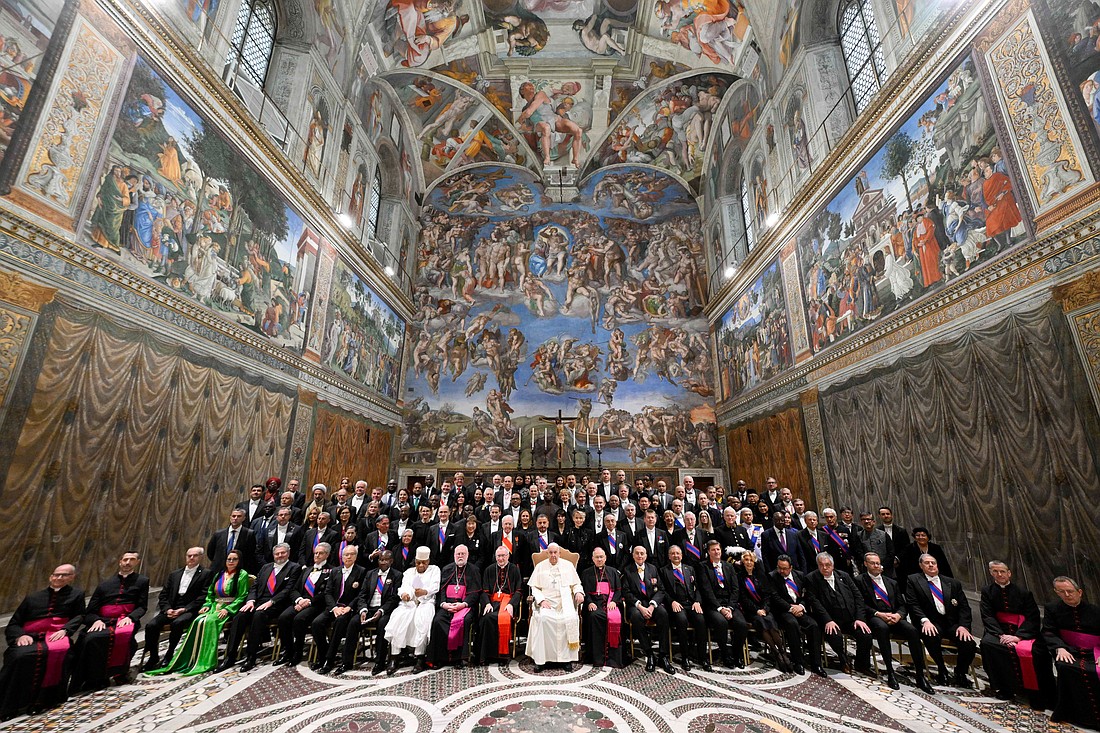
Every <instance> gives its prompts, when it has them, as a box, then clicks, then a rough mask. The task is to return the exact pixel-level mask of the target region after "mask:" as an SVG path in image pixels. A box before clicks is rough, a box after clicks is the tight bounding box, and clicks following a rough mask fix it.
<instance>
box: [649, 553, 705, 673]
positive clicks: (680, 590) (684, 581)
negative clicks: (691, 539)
mask: <svg viewBox="0 0 1100 733" xmlns="http://www.w3.org/2000/svg"><path fill="white" fill-rule="evenodd" d="M683 560H684V551H683V550H681V549H680V546H679V545H671V546H670V547H669V548H668V565H666V566H665V567H663V568H661V569H660V571H658V573H657V577H658V578H659V582H660V584H661V590H663V591H664V592H665V604H666V605H667V607H668V618H669V623H670V624H672V628H673V629H675V630H676V637H677V640H678V641H679V642H680V664H681V665H683V667H684V671H685V672H690V671H691V662H690V660H689V657H690V656H694V657H695V658H696V659H697V660H698V661H699V665H700V666H701V667H702V668H703V669H704V670H706V671H707V672H710V671H711V666H710V660H709V659H707V651H706V650H707V627H706V623H705V622H704V621H703V597H702V595H701V593H700V591H699V584H698V582H697V581H696V579H695V571H694V570H692V569H691V566H689V565H687V564H686V563H685V562H684V561H683ZM689 628H690V629H691V642H690V643H689V642H688V629H689ZM689 650H690V651H689Z"/></svg>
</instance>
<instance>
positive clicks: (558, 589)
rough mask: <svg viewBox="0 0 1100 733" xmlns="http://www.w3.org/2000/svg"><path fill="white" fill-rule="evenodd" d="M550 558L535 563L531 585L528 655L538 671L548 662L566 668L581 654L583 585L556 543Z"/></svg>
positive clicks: (551, 546) (550, 548)
mask: <svg viewBox="0 0 1100 733" xmlns="http://www.w3.org/2000/svg"><path fill="white" fill-rule="evenodd" d="M546 552H547V555H548V557H547V559H545V560H543V561H542V562H540V563H539V564H538V565H536V566H535V571H534V572H533V573H531V580H530V581H529V583H528V587H529V588H530V589H531V596H532V597H533V598H534V600H535V605H534V608H533V609H532V611H531V628H530V631H529V632H528V635H527V654H528V655H529V656H530V657H531V658H532V659H533V660H535V671H536V672H538V671H541V670H542V667H543V665H545V664H546V663H547V662H564V663H565V664H566V666H567V667H570V668H571V667H572V663H573V662H575V661H576V660H577V659H578V657H579V652H580V647H581V621H580V616H578V615H577V606H578V605H580V604H581V602H583V601H584V588H583V587H582V586H581V579H580V577H578V575H577V569H576V568H574V567H573V563H571V562H569V561H568V560H562V559H561V547H559V546H558V544H557V543H556V542H552V543H550V546H549V547H547V548H546Z"/></svg>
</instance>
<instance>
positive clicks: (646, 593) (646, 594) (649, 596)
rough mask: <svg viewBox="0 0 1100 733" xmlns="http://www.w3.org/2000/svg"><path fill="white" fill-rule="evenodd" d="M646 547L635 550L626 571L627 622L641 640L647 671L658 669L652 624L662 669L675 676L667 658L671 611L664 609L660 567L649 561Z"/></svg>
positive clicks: (624, 592)
mask: <svg viewBox="0 0 1100 733" xmlns="http://www.w3.org/2000/svg"><path fill="white" fill-rule="evenodd" d="M646 554H647V553H646V549H645V546H644V545H636V546H635V547H634V552H633V556H634V560H633V562H631V564H630V565H628V566H627V567H626V568H624V570H623V596H624V600H625V601H626V609H627V610H626V619H627V621H629V622H630V628H631V629H632V630H633V631H634V635H635V636H636V637H637V638H638V646H640V647H641V649H642V653H643V654H645V658H646V662H645V670H646V672H652V671H654V670H655V669H657V662H656V658H655V657H654V656H653V642H652V637H651V636H650V633H649V627H648V626H647V624H648V623H649V622H650V621H652V622H653V627H654V629H653V634H654V635H655V636H656V637H657V651H658V654H659V655H660V657H661V669H663V670H664V671H666V672H668V673H669V674H675V670H673V668H672V662H670V661H669V659H668V611H666V610H665V594H664V591H662V590H661V587H660V585H658V584H657V568H655V567H653V566H652V565H650V564H649V563H647V562H646Z"/></svg>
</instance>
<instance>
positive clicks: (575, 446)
mask: <svg viewBox="0 0 1100 733" xmlns="http://www.w3.org/2000/svg"><path fill="white" fill-rule="evenodd" d="M573 452H574V453H576V452H577V431H576V430H574V431H573Z"/></svg>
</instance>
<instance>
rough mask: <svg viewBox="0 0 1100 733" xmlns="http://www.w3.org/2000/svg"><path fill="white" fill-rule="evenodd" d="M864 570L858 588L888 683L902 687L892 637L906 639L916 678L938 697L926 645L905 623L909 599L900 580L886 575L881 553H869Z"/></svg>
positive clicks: (924, 687)
mask: <svg viewBox="0 0 1100 733" xmlns="http://www.w3.org/2000/svg"><path fill="white" fill-rule="evenodd" d="M863 567H864V568H866V570H867V572H865V573H861V574H860V576H859V577H858V578H856V585H858V586H859V589H860V593H862V594H863V605H864V606H866V607H867V613H868V617H867V625H868V626H870V627H871V634H872V635H873V636H874V637H875V639H877V640H878V648H879V651H880V652H881V653H882V661H883V662H884V663H885V665H886V684H888V685H889V686H890V688H891V689H894V690H897V689H899V688H900V687H901V685H899V684H898V679H897V677H896V676H895V675H894V655H893V651H892V649H891V646H890V638H891V637H893V638H897V639H905V640H906V641H907V642H908V643H909V653H910V654H911V655H912V657H913V669H914V676H915V677H916V681H917V687H919V688H920V689H921V690H923V691H924V692H927V693H928V694H929V695H932V694H935V691H934V690H933V689H932V685H930V684H928V680H927V679H925V676H924V643H923V642H922V641H921V640H920V632H919V631H917V627H916V626H914V625H913V624H911V623H909V622H908V621H906V620H905V613H906V611H905V596H904V595H903V594H902V592H901V588H900V587H899V586H898V584H897V581H896V580H894V579H893V578H891V577H889V576H887V575H886V572H885V569H884V568H883V566H882V558H881V557H880V556H879V555H878V553H874V552H868V553H867V554H865V555H864V556H863Z"/></svg>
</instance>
